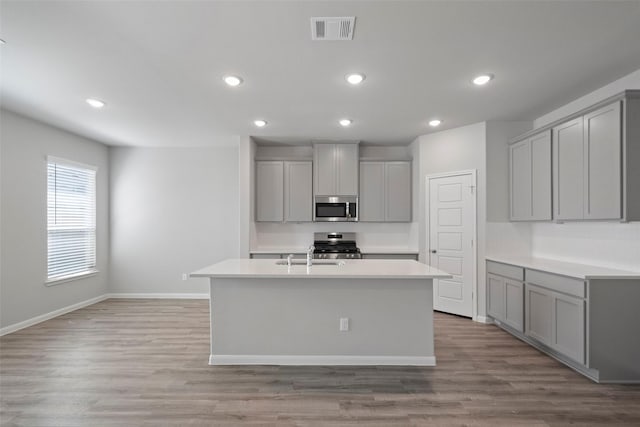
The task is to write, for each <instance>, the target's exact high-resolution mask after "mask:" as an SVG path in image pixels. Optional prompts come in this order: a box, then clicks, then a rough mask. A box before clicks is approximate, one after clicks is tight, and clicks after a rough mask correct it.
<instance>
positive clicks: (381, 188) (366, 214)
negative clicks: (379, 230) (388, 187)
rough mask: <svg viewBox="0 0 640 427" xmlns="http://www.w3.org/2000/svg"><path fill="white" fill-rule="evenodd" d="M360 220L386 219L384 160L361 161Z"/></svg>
mask: <svg viewBox="0 0 640 427" xmlns="http://www.w3.org/2000/svg"><path fill="white" fill-rule="evenodd" d="M359 203H360V206H359V208H358V209H359V214H358V219H359V220H360V221H379V222H381V221H384V220H385V176H384V162H361V163H360V196H359Z"/></svg>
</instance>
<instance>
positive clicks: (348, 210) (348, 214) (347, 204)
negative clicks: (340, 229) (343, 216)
mask: <svg viewBox="0 0 640 427" xmlns="http://www.w3.org/2000/svg"><path fill="white" fill-rule="evenodd" d="M344 205H345V208H346V210H347V218H351V209H349V202H346V203H345V204H344Z"/></svg>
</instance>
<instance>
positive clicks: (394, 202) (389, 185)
mask: <svg viewBox="0 0 640 427" xmlns="http://www.w3.org/2000/svg"><path fill="white" fill-rule="evenodd" d="M385 195H386V203H385V220H386V221H393V222H408V221H411V163H409V162H386V163H385Z"/></svg>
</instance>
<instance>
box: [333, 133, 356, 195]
mask: <svg viewBox="0 0 640 427" xmlns="http://www.w3.org/2000/svg"><path fill="white" fill-rule="evenodd" d="M334 147H335V159H336V190H335V193H334V194H335V195H337V196H356V195H358V165H359V154H358V144H335V146H334Z"/></svg>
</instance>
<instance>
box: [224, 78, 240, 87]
mask: <svg viewBox="0 0 640 427" xmlns="http://www.w3.org/2000/svg"><path fill="white" fill-rule="evenodd" d="M223 80H224V82H225V83H226V84H228V85H229V86H239V85H240V84H242V78H240V77H238V76H224V78H223Z"/></svg>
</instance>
